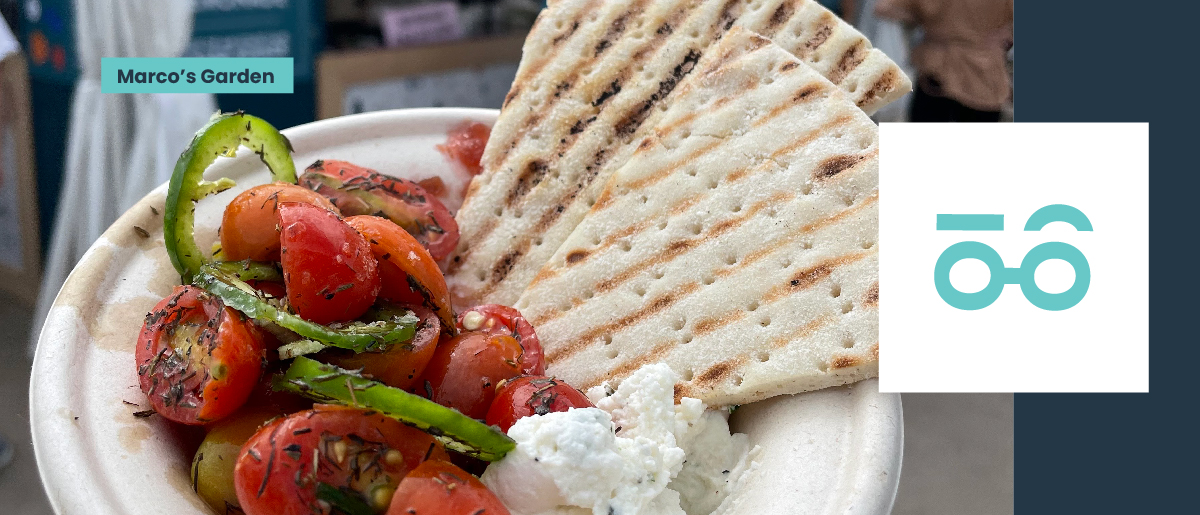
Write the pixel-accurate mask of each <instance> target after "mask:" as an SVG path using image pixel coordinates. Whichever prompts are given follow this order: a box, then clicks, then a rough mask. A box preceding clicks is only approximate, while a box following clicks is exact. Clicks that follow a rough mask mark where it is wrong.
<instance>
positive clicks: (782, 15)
mask: <svg viewBox="0 0 1200 515" xmlns="http://www.w3.org/2000/svg"><path fill="white" fill-rule="evenodd" d="M795 12H796V6H795V5H792V2H791V1H790V0H789V1H786V2H783V3H781V4H779V7H777V8H775V12H773V13H771V19H770V20H767V26H766V27H764V28H763V31H762V34H763V35H764V36H771V35H772V34H774V33H775V31H777V30H779V27H780V26H782V25H783V24H784V22H786V21H788V20H789V19H791V17H792V13H795Z"/></svg>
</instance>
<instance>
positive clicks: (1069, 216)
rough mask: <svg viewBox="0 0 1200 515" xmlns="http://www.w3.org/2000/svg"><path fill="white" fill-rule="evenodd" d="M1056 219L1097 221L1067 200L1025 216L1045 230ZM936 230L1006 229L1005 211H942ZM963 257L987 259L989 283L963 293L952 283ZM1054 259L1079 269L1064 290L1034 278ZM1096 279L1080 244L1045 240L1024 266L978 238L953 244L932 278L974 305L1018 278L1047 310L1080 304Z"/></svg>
mask: <svg viewBox="0 0 1200 515" xmlns="http://www.w3.org/2000/svg"><path fill="white" fill-rule="evenodd" d="M1052 222H1066V223H1068V224H1071V226H1072V227H1074V228H1075V230H1077V231H1091V230H1092V222H1091V220H1088V217H1087V216H1086V215H1084V214H1083V212H1082V211H1080V210H1078V209H1075V208H1074V207H1071V206H1068V205H1066V204H1052V205H1049V206H1045V207H1043V208H1041V209H1039V210H1037V211H1035V212H1034V213H1033V214H1032V215H1030V216H1029V220H1027V221H1026V222H1025V230H1026V231H1040V230H1042V228H1043V227H1045V226H1046V225H1047V224H1050V223H1052ZM937 230H939V231H1003V230H1004V215H982V214H969V215H953V214H939V215H937ZM964 259H978V260H980V261H982V262H983V263H984V264H985V265H987V267H988V270H989V272H990V273H991V278H990V279H989V280H988V284H987V286H985V287H984V288H983V289H982V290H979V291H977V292H975V293H963V292H961V291H959V290H958V289H957V288H955V287H954V285H952V284H950V269H951V268H953V267H954V264H955V263H958V262H959V261H962V260H964ZM1051 259H1061V260H1063V261H1066V262H1067V264H1069V265H1071V268H1072V269H1074V270H1075V282H1074V284H1072V285H1071V287H1070V288H1068V289H1067V291H1064V292H1061V293H1046V292H1045V291H1042V289H1041V288H1039V287H1038V285H1037V283H1036V282H1034V279H1033V272H1034V271H1035V270H1037V267H1038V265H1041V264H1042V262H1044V261H1049V260H1051ZM1091 282H1092V270H1091V267H1089V266H1088V261H1087V258H1086V257H1084V255H1083V253H1082V252H1080V251H1079V249H1077V248H1075V247H1074V246H1072V245H1068V244H1066V243H1063V242H1061V241H1052V242H1047V243H1043V244H1041V245H1038V246H1036V247H1034V248H1033V249H1032V250H1030V251H1029V252H1028V253H1027V254H1025V258H1024V259H1022V260H1021V266H1020V267H1019V268H1006V267H1005V266H1004V260H1003V259H1001V258H1000V254H999V253H997V252H996V251H995V249H993V248H991V247H989V246H987V245H985V244H983V243H980V242H978V241H962V242H958V243H955V244H954V245H951V246H950V247H949V248H947V249H946V250H945V251H943V252H942V255H941V256H938V260H937V264H936V265H934V267H933V284H934V286H935V287H936V288H937V292H938V295H940V296H941V297H942V300H944V301H946V304H949V305H950V306H952V307H955V308H958V309H961V310H966V311H974V310H977V309H983V308H986V307H988V306H990V305H992V303H993V302H996V299H998V298H1000V293H1001V292H1003V291H1004V285H1006V284H1017V285H1020V286H1021V293H1022V294H1024V295H1025V298H1026V299H1027V300H1028V301H1029V302H1030V303H1031V304H1033V305H1034V306H1037V307H1039V308H1042V309H1044V310H1047V311H1062V310H1064V309H1070V308H1071V307H1072V306H1074V305H1076V304H1079V302H1080V301H1081V300H1083V296H1084V295H1086V294H1087V291H1088V286H1089V285H1091Z"/></svg>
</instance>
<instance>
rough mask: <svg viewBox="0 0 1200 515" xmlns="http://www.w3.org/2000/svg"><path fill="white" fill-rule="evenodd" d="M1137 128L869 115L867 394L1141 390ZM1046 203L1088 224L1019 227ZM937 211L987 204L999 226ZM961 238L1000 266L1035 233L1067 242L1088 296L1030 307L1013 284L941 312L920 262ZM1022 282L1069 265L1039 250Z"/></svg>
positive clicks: (1145, 387) (1145, 181)
mask: <svg viewBox="0 0 1200 515" xmlns="http://www.w3.org/2000/svg"><path fill="white" fill-rule="evenodd" d="M1149 135H1150V129H1149V125H1148V124H1107V123H1105V124H1092V123H1061V124H1028V123H1015V124H888V123H885V124H883V125H882V126H881V128H880V138H879V139H880V193H881V195H880V215H879V233H880V234H879V237H880V239H879V241H880V246H879V251H880V271H879V275H880V285H881V288H880V289H881V291H882V295H881V296H880V300H879V302H880V307H879V313H880V321H879V324H880V350H879V354H880V356H879V361H880V367H879V380H880V381H879V385H880V390H881V391H885V392H1148V391H1149V388H1150V369H1149V357H1150V353H1149V139H1150V136H1149ZM1178 173H1190V172H1187V171H1183V170H1179V171H1178ZM1052 204H1066V205H1069V206H1072V207H1074V208H1076V209H1078V210H1079V211H1082V212H1083V213H1084V214H1085V215H1086V216H1087V217H1088V219H1089V220H1090V222H1091V224H1092V226H1093V231H1090V232H1087V231H1077V230H1076V229H1075V228H1074V227H1072V226H1071V225H1069V224H1067V223H1063V222H1054V223H1050V224H1049V225H1046V226H1045V227H1044V228H1043V229H1042V230H1040V231H1025V230H1024V228H1025V222H1026V220H1027V219H1028V218H1029V216H1030V215H1031V214H1033V213H1034V212H1035V211H1037V210H1038V209H1039V208H1042V207H1044V206H1047V205H1052ZM938 214H1001V215H1004V230H1003V231H939V230H937V215H938ZM1181 237H1182V235H1181ZM961 241H977V242H980V243H983V244H985V245H987V246H989V247H991V248H992V249H994V250H995V251H996V252H997V253H998V254H999V255H1000V257H1001V258H1002V259H1003V261H1004V266H1005V267H1008V268H1019V267H1020V266H1021V260H1022V258H1024V257H1025V254H1026V253H1027V252H1029V251H1030V250H1031V249H1033V248H1034V247H1036V246H1038V245H1039V244H1042V243H1045V242H1051V241H1059V242H1063V243H1066V244H1069V245H1071V246H1073V247H1075V248H1077V249H1079V251H1081V252H1082V253H1083V255H1084V256H1085V257H1086V258H1087V263H1088V265H1089V267H1090V273H1091V278H1090V285H1089V288H1088V291H1087V293H1086V295H1085V296H1084V297H1083V299H1082V300H1081V301H1079V303H1078V304H1076V305H1074V306H1072V307H1070V308H1068V309H1064V310H1061V311H1048V310H1045V309H1041V308H1038V307H1036V306H1034V305H1033V304H1031V303H1030V302H1029V301H1028V300H1026V298H1025V296H1024V295H1023V294H1022V291H1021V287H1020V286H1018V285H1016V284H1007V285H1005V286H1004V289H1003V292H1002V293H1001V294H1000V296H999V298H997V299H996V301H995V302H994V303H992V304H991V305H989V306H987V307H984V308H982V309H977V310H970V311H968V310H961V309H957V308H954V307H951V306H950V305H949V304H948V303H947V302H946V301H945V300H943V299H942V297H941V296H940V295H939V294H938V291H937V289H936V288H935V286H934V265H935V263H936V262H937V260H938V257H939V256H940V255H941V254H942V252H943V251H945V250H946V249H947V248H948V247H950V246H951V245H953V244H955V243H958V242H961ZM1171 273H1185V271H1174V272H1171ZM989 277H990V275H989V272H988V268H987V267H986V266H985V265H983V264H982V262H981V261H978V260H974V259H967V260H962V261H959V262H958V263H957V264H955V265H954V267H953V268H952V269H951V271H950V282H951V283H952V284H953V285H954V286H955V287H956V288H957V289H958V290H960V291H962V292H964V293H970V292H974V291H978V290H980V289H982V288H983V287H984V285H986V284H987V282H988V280H989ZM1034 277H1035V278H1036V282H1037V284H1038V286H1039V287H1040V288H1041V289H1042V290H1044V291H1046V292H1048V293H1057V292H1062V291H1065V290H1066V289H1067V288H1069V287H1070V286H1071V285H1072V284H1073V282H1074V279H1075V272H1074V271H1073V269H1072V267H1071V266H1070V265H1068V264H1066V262H1065V261H1061V260H1050V261H1045V262H1043V263H1042V264H1041V265H1040V266H1038V267H1037V270H1036V272H1035V275H1034Z"/></svg>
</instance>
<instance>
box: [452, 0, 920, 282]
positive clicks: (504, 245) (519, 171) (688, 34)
mask: <svg viewBox="0 0 1200 515" xmlns="http://www.w3.org/2000/svg"><path fill="white" fill-rule="evenodd" d="M732 27H741V28H743V29H746V30H749V31H752V32H755V33H758V34H761V35H764V36H766V37H768V38H770V39H772V40H773V41H775V42H776V43H777V44H779V45H780V46H782V47H783V48H784V49H785V50H787V51H788V52H790V53H792V54H793V55H795V56H797V57H798V58H799V59H800V60H801V61H803V62H804V63H807V64H808V65H810V66H811V67H812V68H813V69H814V70H816V71H817V72H819V73H820V74H821V75H822V76H824V77H826V78H827V79H829V80H830V81H831V82H832V83H835V84H837V87H838V88H839V89H841V90H842V91H843V92H844V94H845V95H847V96H848V98H849V101H851V102H852V103H853V104H855V105H858V106H859V107H860V108H861V109H862V110H864V111H865V112H871V111H873V110H874V109H877V108H878V107H879V106H881V105H883V104H885V103H887V102H890V101H891V100H893V99H895V98H897V97H899V96H901V95H903V94H904V93H906V92H907V91H909V90H910V89H911V84H910V82H909V80H908V78H907V77H906V76H905V75H904V73H903V72H902V71H900V69H899V68H898V67H897V66H896V65H895V63H893V62H892V61H891V60H889V59H888V58H887V57H886V56H885V55H883V53H881V52H879V50H877V49H873V48H871V45H870V42H869V41H867V40H866V38H864V37H863V36H862V35H861V34H860V33H858V32H857V31H856V30H854V28H852V27H851V26H849V25H848V24H846V23H845V22H843V21H842V20H840V19H838V18H837V17H836V16H834V15H833V14H832V13H830V12H829V11H828V10H826V9H825V8H823V7H821V6H820V5H819V4H817V3H816V2H814V1H811V0H788V1H784V0H752V1H751V0H719V1H716V0H690V1H683V0H666V1H662V0H657V1H650V0H558V1H556V2H553V3H552V4H551V5H550V7H549V8H548V9H546V10H544V11H543V12H542V14H541V15H540V16H539V18H538V21H537V23H536V25H535V26H534V28H533V30H532V32H531V33H530V36H529V38H528V39H527V40H526V44H525V48H524V56H523V58H522V61H521V65H520V67H519V70H518V73H517V78H516V80H515V81H514V83H513V86H512V89H511V91H510V92H509V94H508V97H507V99H506V101H505V105H504V108H503V109H502V111H501V114H500V117H499V119H498V120H497V122H496V125H495V126H494V128H493V131H492V136H491V139H490V140H489V142H488V146H487V148H486V150H485V153H484V156H483V162H482V164H483V168H484V171H483V173H482V174H481V175H480V176H478V177H477V178H476V179H475V180H474V181H472V183H471V185H470V189H469V192H468V195H467V198H466V201H465V203H464V205H463V206H462V208H461V210H460V211H459V212H458V214H457V219H458V220H459V225H460V227H461V230H462V235H461V239H460V243H459V246H458V249H457V250H456V252H455V253H454V254H453V255H452V256H451V257H450V258H449V263H447V267H448V277H447V281H448V283H449V285H450V287H451V290H452V292H453V293H454V295H455V296H456V298H458V299H459V302H461V303H463V304H477V303H484V302H488V303H499V304H512V303H513V302H515V301H516V300H517V298H518V297H519V296H520V294H521V292H522V291H524V289H525V288H526V287H527V286H528V285H529V284H530V282H531V281H533V278H534V276H535V275H536V274H537V271H538V270H539V269H540V268H541V267H542V265H543V264H544V263H545V262H546V261H547V260H548V259H549V258H550V256H551V255H553V254H554V252H555V251H556V250H557V249H558V247H559V246H560V245H561V244H562V242H563V241H565V239H566V238H567V236H568V235H569V234H571V231H572V230H573V229H574V228H575V226H576V225H577V224H578V223H579V220H581V219H582V218H583V216H584V215H585V214H586V213H587V212H588V209H589V208H590V207H591V206H592V204H594V203H595V202H596V200H597V199H598V198H599V196H600V191H601V188H602V187H603V185H604V184H605V182H606V181H607V179H608V177H609V176H611V175H612V173H613V172H614V171H615V170H616V169H618V168H620V167H621V165H623V164H624V163H625V162H626V161H627V160H628V159H629V157H630V156H631V155H632V154H633V152H634V150H635V149H636V143H635V142H640V141H642V140H643V139H644V135H645V133H646V132H647V130H648V129H649V127H653V126H654V125H656V124H657V122H658V120H659V119H660V118H661V117H662V116H663V115H664V113H663V110H665V109H667V108H668V106H672V105H674V103H675V102H674V101H673V100H671V97H672V95H673V94H674V93H673V92H674V90H675V89H676V85H677V84H679V83H680V81H682V80H684V79H685V78H686V77H687V76H688V75H689V74H690V73H691V72H692V70H693V69H694V68H695V66H696V64H697V62H698V61H699V60H700V59H701V58H702V57H703V56H705V55H706V54H707V52H708V50H707V49H708V48H709V45H710V44H711V43H712V42H714V41H717V40H719V39H720V38H721V36H722V35H724V34H725V33H726V32H727V31H728V30H730V29H731V28H732ZM694 114H700V113H694Z"/></svg>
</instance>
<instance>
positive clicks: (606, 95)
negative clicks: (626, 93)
mask: <svg viewBox="0 0 1200 515" xmlns="http://www.w3.org/2000/svg"><path fill="white" fill-rule="evenodd" d="M620 92H621V81H620V80H613V81H612V84H609V86H608V89H606V90H604V91H603V92H601V93H600V96H599V97H597V98H596V100H593V101H592V107H600V105H601V104H603V103H605V102H607V101H608V99H610V98H612V97H613V96H614V95H616V94H617V93H620Z"/></svg>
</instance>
